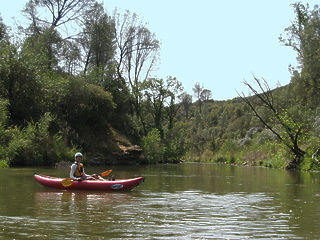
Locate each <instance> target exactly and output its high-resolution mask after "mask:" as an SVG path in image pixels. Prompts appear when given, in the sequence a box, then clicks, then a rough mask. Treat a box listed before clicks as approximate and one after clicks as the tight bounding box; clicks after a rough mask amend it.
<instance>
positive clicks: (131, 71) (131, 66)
mask: <svg viewBox="0 0 320 240" xmlns="http://www.w3.org/2000/svg"><path fill="white" fill-rule="evenodd" d="M66 2H68V3H69V4H59V3H60V1H52V0H43V1H32V0H30V1H29V2H28V3H27V4H26V6H25V8H24V9H23V12H24V14H25V15H26V16H27V18H28V21H29V22H28V24H29V25H28V26H27V27H26V28H23V27H22V26H21V27H20V28H19V31H20V33H19V37H18V36H16V35H15V34H13V33H12V32H10V29H9V28H8V27H7V26H6V25H5V23H3V21H2V20H1V19H0V131H1V134H0V153H1V157H0V167H7V166H15V165H27V166H31V165H33V166H34V165H53V164H56V163H57V162H59V161H65V160H71V159H72V158H73V157H72V156H73V153H74V152H76V151H83V152H84V153H86V154H87V156H92V158H95V159H97V158H100V159H105V158H108V157H109V156H111V155H112V154H114V153H119V152H121V151H122V152H125V153H126V154H127V153H128V151H127V150H128V148H129V147H130V146H132V145H139V146H141V147H142V148H143V151H144V154H143V155H142V156H140V158H138V159H135V161H136V162H137V163H144V162H148V163H165V162H179V161H200V162H201V161H204V162H218V163H230V164H242V165H256V166H267V167H283V168H287V169H305V170H311V169H317V170H318V169H320V164H319V163H318V160H317V158H316V157H317V154H314V153H316V152H317V149H318V148H319V147H320V138H319V134H320V128H319V123H320V115H319V114H320V108H319V100H320V70H319V69H320V68H319V63H318V61H319V59H320V51H319V50H320V37H319V34H318V32H319V28H320V15H319V13H320V9H319V8H318V7H317V6H316V7H315V8H314V9H313V10H310V9H309V6H308V5H306V6H304V5H302V4H301V3H296V4H293V5H292V6H293V9H294V11H295V13H296V19H295V20H294V21H292V25H291V26H289V27H288V28H287V29H285V32H286V34H287V35H286V37H283V36H281V37H280V38H279V39H280V41H281V42H282V43H284V44H285V45H287V46H289V47H292V49H293V50H294V51H296V52H297V54H298V59H299V61H300V66H299V68H297V69H293V68H292V69H291V71H292V80H291V82H290V84H288V85H287V86H284V87H279V88H276V89H270V88H269V86H268V83H267V81H266V80H264V79H262V80H261V79H257V78H254V79H253V80H254V82H255V83H257V86H258V88H257V89H255V88H254V87H253V85H251V84H249V83H248V82H245V83H244V84H245V85H247V86H248V89H249V90H250V91H251V93H252V94H251V95H250V96H245V95H244V94H241V93H239V97H238V98H235V99H233V100H228V101H214V100H213V99H212V92H211V90H208V89H205V88H204V87H203V86H202V85H201V84H200V83H196V84H195V85H194V88H193V92H194V97H195V101H194V102H192V96H191V95H190V94H188V93H186V92H183V86H182V85H181V83H180V82H179V81H178V80H177V79H176V78H175V77H172V76H168V77H166V79H161V78H152V77H151V71H152V69H153V68H154V67H155V66H156V64H157V61H158V55H159V51H160V42H159V41H158V40H157V39H156V36H155V34H153V33H151V32H150V31H149V30H148V28H147V27H146V25H145V24H143V23H142V22H140V21H139V18H138V16H137V15H136V14H131V13H130V12H129V11H127V12H125V13H124V14H120V13H118V12H115V13H114V15H113V16H108V15H107V13H106V11H105V9H104V7H103V5H102V4H100V3H98V2H96V1H95V0H80V1H79V0H77V1H75V0H67V1H66ZM44 10H46V11H44ZM44 12H47V13H50V14H51V16H42V15H41V14H40V13H44ZM50 14H49V15H50ZM82 16H85V17H82ZM68 30H70V31H71V30H72V35H68ZM132 149H133V148H132ZM134 149H137V148H134ZM117 156H118V155H117Z"/></svg>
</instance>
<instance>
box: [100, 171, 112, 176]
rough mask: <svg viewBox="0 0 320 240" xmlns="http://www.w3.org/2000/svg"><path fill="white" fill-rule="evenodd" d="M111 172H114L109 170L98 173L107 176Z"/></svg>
mask: <svg viewBox="0 0 320 240" xmlns="http://www.w3.org/2000/svg"><path fill="white" fill-rule="evenodd" d="M111 172H112V170H108V171H105V172H103V173H99V174H98V175H100V176H101V177H105V176H108V175H109V174H110V173H111Z"/></svg>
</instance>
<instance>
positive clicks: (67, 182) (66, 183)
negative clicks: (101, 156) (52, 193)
mask: <svg viewBox="0 0 320 240" xmlns="http://www.w3.org/2000/svg"><path fill="white" fill-rule="evenodd" d="M111 172H112V170H108V171H105V172H103V173H99V174H98V175H100V176H102V177H105V176H107V175H109V174H110V173H111ZM73 181H74V180H72V179H70V178H65V179H63V180H62V181H61V184H62V186H64V187H69V186H71V184H72V183H73Z"/></svg>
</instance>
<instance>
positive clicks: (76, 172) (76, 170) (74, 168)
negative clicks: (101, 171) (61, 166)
mask: <svg viewBox="0 0 320 240" xmlns="http://www.w3.org/2000/svg"><path fill="white" fill-rule="evenodd" d="M82 157H83V155H82V153H80V152H77V153H76V154H75V155H74V158H75V162H74V163H73V164H72V165H71V168H70V178H71V179H73V180H76V181H81V180H83V179H86V180H96V179H100V180H101V179H102V180H104V179H103V178H101V177H100V176H99V175H97V174H93V175H92V176H91V175H87V174H86V173H85V172H84V167H83V164H82Z"/></svg>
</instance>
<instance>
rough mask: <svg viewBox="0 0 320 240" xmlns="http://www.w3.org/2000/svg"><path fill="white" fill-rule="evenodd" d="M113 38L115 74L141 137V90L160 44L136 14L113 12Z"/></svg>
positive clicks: (143, 125) (144, 129)
mask: <svg viewBox="0 0 320 240" xmlns="http://www.w3.org/2000/svg"><path fill="white" fill-rule="evenodd" d="M114 19H115V24H116V25H115V26H116V27H115V31H116V33H115V37H116V45H117V54H116V59H117V67H116V69H117V74H118V77H119V79H120V80H121V81H122V83H123V86H125V85H126V86H128V88H127V89H124V90H127V91H128V93H129V94H130V96H129V94H128V97H129V98H128V99H123V101H128V102H130V101H131V102H132V104H133V108H134V111H135V114H136V116H137V117H138V119H139V120H140V123H141V125H142V128H143V131H144V134H145V135H146V133H147V132H146V127H145V123H144V118H143V115H142V112H141V111H142V110H141V102H142V100H143V95H142V94H141V91H142V90H143V87H144V84H143V83H144V81H146V80H147V79H148V78H149V76H150V72H151V71H152V69H153V67H154V66H155V64H156V62H157V57H158V52H159V49H160V43H159V41H158V40H157V39H156V36H155V34H153V33H151V32H150V31H149V29H148V28H147V27H146V26H145V25H144V24H142V23H141V22H140V21H139V20H138V16H137V15H136V14H131V13H130V12H129V11H126V12H125V13H124V14H123V15H120V14H119V13H117V12H115V14H114Z"/></svg>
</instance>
